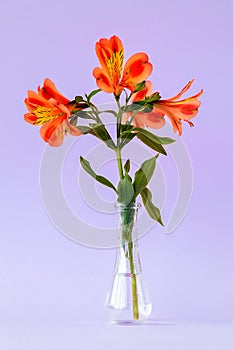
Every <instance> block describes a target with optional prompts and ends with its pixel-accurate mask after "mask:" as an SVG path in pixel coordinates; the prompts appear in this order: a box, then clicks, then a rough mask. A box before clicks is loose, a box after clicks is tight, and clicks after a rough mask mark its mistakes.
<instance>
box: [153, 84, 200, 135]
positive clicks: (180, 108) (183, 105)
mask: <svg viewBox="0 0 233 350" xmlns="http://www.w3.org/2000/svg"><path fill="white" fill-rule="evenodd" d="M193 82H194V79H192V80H191V81H189V82H188V84H187V85H185V87H184V88H183V89H182V90H181V91H180V92H179V93H178V94H177V95H176V96H173V97H171V98H169V99H168V100H159V101H156V103H155V106H156V107H157V109H158V110H159V111H161V112H162V113H164V114H166V115H167V116H168V118H169V119H170V121H171V123H172V126H173V130H174V131H175V132H176V131H178V133H179V135H181V134H182V120H183V121H185V122H187V123H189V125H190V126H194V124H193V123H192V122H190V119H192V118H194V117H195V116H196V115H197V113H198V108H199V107H200V105H201V102H200V101H199V100H198V97H200V96H201V95H202V94H203V90H200V91H199V92H198V93H197V94H196V95H194V96H191V97H188V98H186V99H184V100H179V101H177V100H178V99H179V98H180V97H181V96H182V95H183V94H184V93H185V92H186V91H187V90H189V88H190V87H191V85H192V84H193Z"/></svg>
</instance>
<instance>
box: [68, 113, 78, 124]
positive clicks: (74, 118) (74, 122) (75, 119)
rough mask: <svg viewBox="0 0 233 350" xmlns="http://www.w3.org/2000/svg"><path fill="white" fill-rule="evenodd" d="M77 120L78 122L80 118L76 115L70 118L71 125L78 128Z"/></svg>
mask: <svg viewBox="0 0 233 350" xmlns="http://www.w3.org/2000/svg"><path fill="white" fill-rule="evenodd" d="M77 120H78V117H77V116H76V115H75V114H74V115H72V117H71V118H70V120H69V122H70V124H71V125H73V126H76V125H77Z"/></svg>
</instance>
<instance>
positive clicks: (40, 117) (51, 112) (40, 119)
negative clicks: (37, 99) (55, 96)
mask: <svg viewBox="0 0 233 350" xmlns="http://www.w3.org/2000/svg"><path fill="white" fill-rule="evenodd" d="M33 114H35V115H36V116H37V120H36V121H35V123H34V124H35V125H41V124H45V123H48V122H50V121H51V120H53V119H56V118H57V117H59V116H61V115H62V114H63V113H62V114H61V113H59V111H58V110H57V109H54V108H49V107H42V106H38V107H37V109H35V110H34V111H33Z"/></svg>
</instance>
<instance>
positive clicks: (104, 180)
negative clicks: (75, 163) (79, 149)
mask: <svg viewBox="0 0 233 350" xmlns="http://www.w3.org/2000/svg"><path fill="white" fill-rule="evenodd" d="M80 163H81V165H82V167H83V169H84V170H86V172H87V173H88V174H89V175H91V176H92V177H93V178H94V179H95V180H96V181H98V182H100V183H101V184H102V185H105V186H107V187H110V188H112V189H113V190H114V191H115V192H116V193H117V190H116V188H115V186H114V185H113V184H112V183H111V182H110V181H109V180H108V179H107V178H106V177H104V176H101V175H97V174H96V173H95V172H94V170H93V169H92V167H91V165H90V163H89V162H88V160H86V159H84V158H83V157H80Z"/></svg>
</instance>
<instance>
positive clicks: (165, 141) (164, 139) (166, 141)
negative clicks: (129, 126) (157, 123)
mask: <svg viewBox="0 0 233 350" xmlns="http://www.w3.org/2000/svg"><path fill="white" fill-rule="evenodd" d="M134 130H136V131H139V132H140V133H141V134H143V135H145V136H146V137H148V138H149V139H151V140H152V141H154V142H157V143H159V144H161V145H169V144H170V143H173V142H175V140H173V139H170V138H169V137H160V136H156V135H154V134H152V133H151V132H150V131H148V130H145V129H142V128H134Z"/></svg>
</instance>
